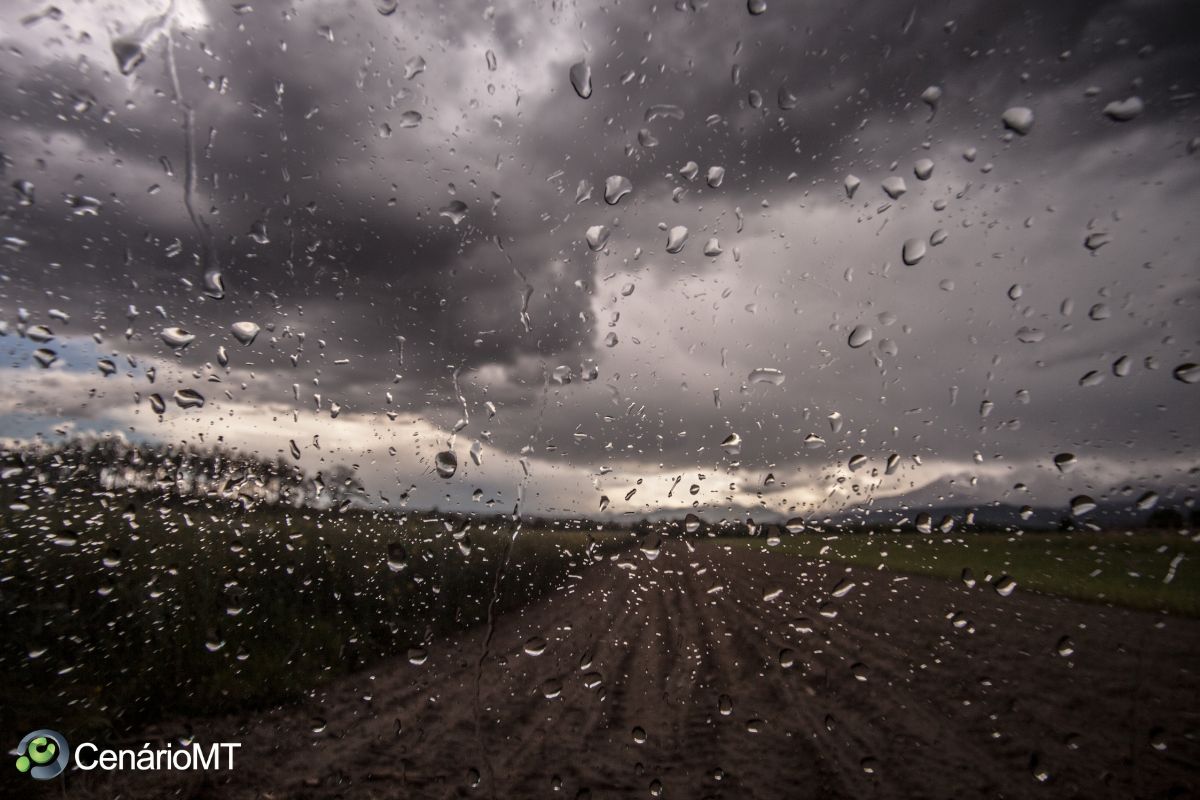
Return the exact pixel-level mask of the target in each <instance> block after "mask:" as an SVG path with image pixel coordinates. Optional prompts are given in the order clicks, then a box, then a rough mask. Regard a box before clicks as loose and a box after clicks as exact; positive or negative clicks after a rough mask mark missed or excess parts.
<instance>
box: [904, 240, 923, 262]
mask: <svg viewBox="0 0 1200 800" xmlns="http://www.w3.org/2000/svg"><path fill="white" fill-rule="evenodd" d="M900 257H901V258H902V259H903V260H904V263H905V264H907V265H908V266H910V267H911V266H914V265H916V264H917V263H919V262H920V261H921V259H922V258H924V257H925V240H924V239H905V241H904V247H903V248H901V250H900Z"/></svg>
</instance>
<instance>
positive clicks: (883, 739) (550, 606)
mask: <svg viewBox="0 0 1200 800" xmlns="http://www.w3.org/2000/svg"><path fill="white" fill-rule="evenodd" d="M964 566H966V565H964ZM851 583H852V584H853V586H850V587H849V588H848V590H847V587H848V586H849V585H850V584H851ZM451 600H452V599H451ZM488 633H489V632H488V631H487V630H484V629H480V630H476V631H472V632H470V633H469V634H466V635H464V636H462V637H460V638H457V639H455V640H451V641H445V642H435V643H433V644H431V645H430V647H429V648H428V658H427V659H426V660H425V661H424V663H421V664H413V663H410V661H409V660H408V659H403V658H402V659H397V660H395V661H393V662H388V663H384V664H380V665H377V666H376V667H375V668H374V669H372V670H368V671H366V672H363V673H361V674H358V675H356V676H354V677H352V678H349V679H345V680H342V681H339V682H337V683H335V684H332V685H331V686H328V687H325V688H324V689H323V690H321V691H320V692H319V693H318V694H316V695H315V696H314V697H313V698H311V699H310V700H308V701H306V702H303V703H301V704H298V705H296V706H292V707H287V708H281V709H277V710H275V711H273V712H271V713H268V714H266V715H261V716H256V717H249V718H225V719H219V720H208V721H198V722H195V723H193V727H194V729H195V734H196V740H197V741H199V742H205V741H221V740H234V741H241V742H243V747H242V749H241V751H240V753H239V756H238V768H237V769H236V771H234V772H231V773H219V774H209V775H198V774H190V773H189V774H165V773H160V774H157V775H144V774H142V775H138V774H122V775H116V776H107V777H101V778H97V777H92V776H89V777H88V778H87V779H85V780H81V779H80V778H79V777H77V776H76V777H72V778H71V780H70V781H69V782H68V784H67V789H68V793H67V796H68V797H92V796H95V797H105V798H111V797H117V796H120V797H127V798H140V797H147V798H151V797H153V798H162V797H176V796H179V797H212V798H218V797H220V798H285V797H286V798H309V797H311V798H337V797H347V798H358V797H362V798H372V797H378V798H384V797H395V798H401V797H403V798H426V797H428V798H445V797H480V798H523V797H566V798H581V797H590V798H595V800H599V799H600V798H609V797H622V798H625V797H630V798H633V797H652V796H655V793H656V792H658V793H661V796H663V797H676V798H738V799H739V800H745V799H747V798H804V797H820V798H837V797H855V798H875V797H879V798H893V797H894V798H913V797H926V798H951V797H954V798H961V797H989V798H997V797H1005V798H1013V797H1081V798H1083V797H1086V798H1099V797H1122V798H1125V797H1175V796H1178V797H1186V796H1193V795H1194V794H1195V793H1196V791H1197V788H1198V787H1200V767H1198V764H1200V743H1198V742H1197V735H1198V733H1200V726H1198V724H1197V723H1198V720H1200V678H1198V675H1197V670H1198V669H1200V660H1198V659H1197V656H1198V655H1200V621H1197V620H1190V619H1180V618H1175V617H1166V616H1162V615H1156V614H1149V613H1144V612H1133V611H1126V610H1122V609H1112V608H1106V607H1104V606H1100V605H1094V604H1085V603H1079V602H1075V601H1069V600H1063V599H1058V598H1052V597H1047V596H1042V595H1036V594H1032V593H1029V592H1026V591H1024V590H1023V589H1022V588H1021V587H1019V586H1018V587H1017V589H1016V590H1015V591H1014V592H1013V593H1012V594H1011V595H1010V596H1008V597H1002V596H1000V595H999V594H997V593H996V591H995V590H994V589H993V587H992V586H991V585H989V584H987V583H984V582H982V581H981V582H980V583H979V585H977V586H974V587H968V586H966V585H965V584H962V583H957V582H956V583H950V582H946V581H941V580H934V579H926V578H918V577H911V576H903V575H897V574H895V573H890V572H882V571H870V570H865V569H861V568H853V569H850V568H847V567H844V566H842V565H822V564H817V563H815V562H812V561H808V560H804V559H801V558H798V557H795V556H788V555H783V554H771V553H764V552H759V551H756V550H750V549H746V548H741V547H739V548H736V549H733V550H727V549H723V548H722V547H720V546H718V545H715V544H711V543H706V544H698V545H697V546H696V549H695V550H691V549H689V548H688V546H687V545H685V544H684V543H680V542H671V543H669V544H668V545H667V546H666V547H665V548H664V549H663V551H662V553H661V555H660V556H659V557H658V558H657V559H656V560H653V561H651V560H649V559H648V558H647V557H646V556H645V555H644V554H643V553H641V552H635V553H634V554H632V555H628V556H623V557H622V558H621V559H620V560H619V562H613V563H605V564H602V565H599V566H596V567H594V568H592V569H590V570H588V571H587V572H586V573H585V574H584V575H582V576H581V577H580V578H579V580H577V581H576V582H575V583H574V584H573V585H572V586H571V587H570V588H568V589H566V590H564V591H562V592H559V593H557V594H555V595H552V596H551V597H549V598H548V599H546V600H544V601H542V602H539V603H537V604H535V605H531V606H528V607H526V608H525V609H524V610H522V611H521V612H519V613H516V614H513V615H510V616H508V617H502V618H500V619H499V620H497V622H496V625H495V628H494V630H493V631H492V632H491V638H490V644H488V646H487V653H486V655H483V650H484V641H485V638H486V637H487V636H488ZM1064 637H1065V638H1064ZM541 640H544V648H542V647H541V645H542V644H543V641H541ZM527 650H528V651H532V652H533V653H537V654H536V655H534V654H531V653H530V652H527ZM481 655H483V657H482V660H481ZM182 724H183V723H179V722H170V723H165V724H164V725H163V726H162V730H163V731H165V732H168V733H173V732H177V731H179V730H180V729H181V726H182ZM56 791H57V790H56Z"/></svg>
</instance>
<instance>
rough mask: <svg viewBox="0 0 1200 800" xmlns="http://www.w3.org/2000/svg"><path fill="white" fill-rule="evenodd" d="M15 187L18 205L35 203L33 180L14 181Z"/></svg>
mask: <svg viewBox="0 0 1200 800" xmlns="http://www.w3.org/2000/svg"><path fill="white" fill-rule="evenodd" d="M13 189H14V190H15V191H16V193H17V205H19V206H31V205H33V181H13Z"/></svg>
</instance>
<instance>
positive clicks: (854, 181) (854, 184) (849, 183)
mask: <svg viewBox="0 0 1200 800" xmlns="http://www.w3.org/2000/svg"><path fill="white" fill-rule="evenodd" d="M843 185H844V186H845V187H846V197H854V193H855V192H857V191H858V187H859V186H861V185H862V181H860V180H859V179H858V178H857V177H855V176H854V175H847V176H846V182H845V184H843Z"/></svg>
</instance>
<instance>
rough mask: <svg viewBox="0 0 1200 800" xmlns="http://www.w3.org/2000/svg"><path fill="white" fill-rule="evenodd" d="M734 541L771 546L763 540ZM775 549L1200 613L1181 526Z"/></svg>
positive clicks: (903, 538) (838, 540)
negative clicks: (966, 573)
mask: <svg viewBox="0 0 1200 800" xmlns="http://www.w3.org/2000/svg"><path fill="white" fill-rule="evenodd" d="M729 541H730V542H739V541H740V542H746V543H753V546H761V547H766V546H767V545H766V544H765V542H764V540H762V539H752V540H737V539H731V540H729ZM770 549H771V550H772V551H774V552H783V553H793V554H796V555H802V556H805V557H808V558H818V559H826V560H829V561H838V562H843V563H847V564H857V565H860V566H865V567H879V566H881V565H882V566H883V567H884V568H885V569H889V570H895V571H896V572H904V573H909V574H913V575H929V576H933V577H938V578H946V579H949V580H961V579H962V574H963V570H964V569H970V570H971V572H972V573H973V574H974V576H975V578H976V579H977V580H981V581H982V580H984V579H985V578H986V577H988V576H992V577H993V578H998V577H999V576H1001V575H1008V576H1010V577H1012V578H1013V579H1014V580H1016V581H1017V585H1018V586H1019V587H1020V589H1025V590H1034V591H1038V592H1044V593H1047V594H1055V595H1061V596H1063V597H1072V598H1075V599H1078V600H1087V601H1092V602H1102V603H1112V604H1114V605H1119V606H1126V607H1129V608H1137V609H1144V610H1151V611H1166V612H1170V613H1173V614H1183V615H1187V616H1193V617H1194V616H1200V541H1197V537H1196V536H1195V535H1194V534H1192V535H1189V534H1187V533H1181V532H1178V531H1163V532H1153V531H1143V532H1136V533H1119V532H1104V533H1024V534H1003V533H965V534H959V535H945V534H941V535H922V534H882V535H881V534H868V533H851V534H842V535H829V536H821V535H809V534H796V535H790V536H787V537H785V538H784V539H783V541H782V543H780V544H779V545H778V546H776V547H772V548H770ZM1176 559H1178V560H1177V561H1176ZM1173 561H1175V562H1176V566H1175V570H1174V575H1173V577H1172V578H1171V580H1170V582H1167V581H1166V577H1167V575H1168V573H1169V572H1170V571H1171V564H1172V562H1173Z"/></svg>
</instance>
